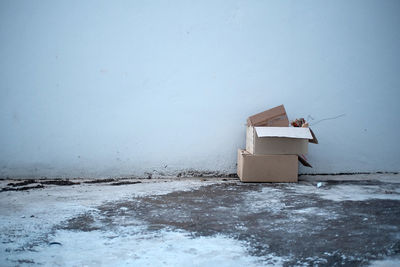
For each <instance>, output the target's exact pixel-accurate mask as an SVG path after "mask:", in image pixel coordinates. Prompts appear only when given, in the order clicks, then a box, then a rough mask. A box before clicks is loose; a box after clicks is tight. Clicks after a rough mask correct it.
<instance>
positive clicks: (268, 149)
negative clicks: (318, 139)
mask: <svg viewBox="0 0 400 267" xmlns="http://www.w3.org/2000/svg"><path fill="white" fill-rule="evenodd" d="M310 139H312V135H311V132H310V129H308V128H299V127H253V126H247V131H246V150H247V151H248V152H249V153H251V154H256V155H260V154H299V155H301V154H307V152H308V142H309V140H310Z"/></svg>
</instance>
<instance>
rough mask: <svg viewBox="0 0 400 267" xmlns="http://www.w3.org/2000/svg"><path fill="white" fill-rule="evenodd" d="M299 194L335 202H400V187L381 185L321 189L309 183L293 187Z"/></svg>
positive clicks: (336, 186)
mask: <svg viewBox="0 0 400 267" xmlns="http://www.w3.org/2000/svg"><path fill="white" fill-rule="evenodd" d="M290 188H292V189H293V191H295V192H296V193H298V194H317V195H318V196H319V197H321V198H323V199H327V200H333V201H346V200H353V201H364V200H368V199H392V200H400V188H399V187H393V188H390V187H387V188H385V187H382V186H379V185H357V184H343V185H340V184H339V185H335V186H334V187H330V186H326V184H325V183H322V186H321V187H317V186H310V184H308V183H299V184H295V185H291V186H290Z"/></svg>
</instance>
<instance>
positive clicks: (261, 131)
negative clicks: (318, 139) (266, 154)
mask: <svg viewBox="0 0 400 267" xmlns="http://www.w3.org/2000/svg"><path fill="white" fill-rule="evenodd" d="M254 129H255V130H256V133H257V136H258V137H287V138H301V139H312V135H311V132H310V129H309V128H300V127H254Z"/></svg>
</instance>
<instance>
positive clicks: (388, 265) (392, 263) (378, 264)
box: [369, 257, 400, 267]
mask: <svg viewBox="0 0 400 267" xmlns="http://www.w3.org/2000/svg"><path fill="white" fill-rule="evenodd" d="M369 266H372V267H397V266H400V258H399V257H397V258H389V259H384V260H376V261H372V262H370V265H369Z"/></svg>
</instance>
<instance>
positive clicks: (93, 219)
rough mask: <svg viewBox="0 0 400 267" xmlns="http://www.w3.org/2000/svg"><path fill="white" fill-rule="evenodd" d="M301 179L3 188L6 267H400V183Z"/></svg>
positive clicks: (376, 178) (382, 177)
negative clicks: (339, 266)
mask: <svg viewBox="0 0 400 267" xmlns="http://www.w3.org/2000/svg"><path fill="white" fill-rule="evenodd" d="M300 178H301V181H300V182H299V183H298V184H243V183H240V182H239V181H238V180H237V179H234V178H180V179H143V180H118V181H115V180H104V181H97V182H95V183H87V182H88V181H87V180H71V181H72V183H71V182H63V183H60V182H49V181H48V180H47V181H46V180H36V181H35V183H29V182H24V181H15V180H13V181H11V180H2V181H0V187H1V188H2V191H1V192H0V228H1V231H0V239H1V244H0V261H1V262H0V265H1V266H28V265H29V266H31V265H45V266H76V265H77V266H124V265H128V266H132V265H134V266H243V265H247V266H263V265H278V266H280V265H283V266H304V265H306V266H308V265H314V266H323V265H329V266H332V265H334V266H335V265H349V266H353V265H356V266H360V265H361V266H364V265H373V266H399V265H400V228H399V227H400V175H398V174H371V175H350V176H302V177H300ZM318 182H320V183H318ZM24 189H25V190H24Z"/></svg>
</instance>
